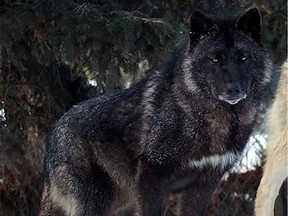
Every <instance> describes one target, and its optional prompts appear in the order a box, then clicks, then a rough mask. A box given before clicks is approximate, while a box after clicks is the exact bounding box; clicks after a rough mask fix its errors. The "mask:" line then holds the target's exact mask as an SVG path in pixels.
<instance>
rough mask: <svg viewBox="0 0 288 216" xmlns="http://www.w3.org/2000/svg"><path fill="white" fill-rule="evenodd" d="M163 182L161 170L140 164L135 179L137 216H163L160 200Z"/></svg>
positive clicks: (163, 176) (146, 164)
mask: <svg viewBox="0 0 288 216" xmlns="http://www.w3.org/2000/svg"><path fill="white" fill-rule="evenodd" d="M165 182H166V180H165V175H164V172H163V169H160V168H159V167H157V166H153V165H151V164H148V163H146V162H141V165H140V166H139V174H138V178H137V185H138V193H139V202H140V204H139V206H140V209H139V213H138V215H139V216H161V215H163V206H162V200H163V191H164V188H165ZM138 215H137V216H138Z"/></svg>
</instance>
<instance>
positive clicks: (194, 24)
mask: <svg viewBox="0 0 288 216" xmlns="http://www.w3.org/2000/svg"><path fill="white" fill-rule="evenodd" d="M216 30H217V27H216V24H214V23H213V22H212V21H211V20H210V19H209V18H208V17H207V16H206V15H205V14H204V13H203V12H202V11H200V10H196V11H194V12H193V13H192V14H191V16H190V40H191V41H190V42H191V44H192V43H194V42H196V41H197V40H199V39H200V37H201V36H203V35H209V34H211V33H212V32H214V31H216Z"/></svg>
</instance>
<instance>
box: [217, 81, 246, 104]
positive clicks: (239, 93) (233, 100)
mask: <svg viewBox="0 0 288 216" xmlns="http://www.w3.org/2000/svg"><path fill="white" fill-rule="evenodd" d="M246 97H247V94H246V92H245V91H244V90H243V89H242V88H241V85H240V84H239V83H228V84H227V86H226V88H225V89H224V91H223V93H222V94H221V95H219V99H220V100H222V101H226V102H227V103H229V104H231V105H234V104H237V103H238V102H239V101H240V100H242V99H245V98H246Z"/></svg>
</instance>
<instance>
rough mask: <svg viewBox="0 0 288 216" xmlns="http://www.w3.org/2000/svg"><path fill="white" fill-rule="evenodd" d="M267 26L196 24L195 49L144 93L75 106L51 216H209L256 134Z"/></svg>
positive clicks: (55, 172) (48, 178) (141, 86)
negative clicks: (168, 214) (214, 196)
mask: <svg viewBox="0 0 288 216" xmlns="http://www.w3.org/2000/svg"><path fill="white" fill-rule="evenodd" d="M260 26H261V18H260V14H259V12H258V10H257V9H250V10H248V11H247V12H245V13H244V14H243V15H241V16H240V17H238V18H233V17H225V18H222V17H218V16H208V15H205V14H203V13H202V12H200V11H196V12H194V13H192V15H191V18H190V41H189V43H188V44H187V46H186V47H184V48H183V49H182V50H181V51H179V52H177V54H176V55H175V58H174V59H173V60H171V61H170V62H168V63H167V64H165V65H162V66H161V67H160V69H159V70H155V71H153V72H152V73H150V74H149V75H148V76H147V77H146V78H145V79H143V80H141V81H140V82H139V83H138V84H136V85H135V86H133V87H131V88H129V89H126V90H123V91H120V92H118V93H115V94H112V95H103V96H101V97H98V98H95V99H91V100H88V101H86V102H84V103H82V104H79V105H76V106H74V107H73V108H72V109H71V110H70V111H68V112H67V113H66V114H64V115H63V117H62V118H61V119H60V120H59V121H58V122H57V123H56V125H55V128H54V129H53V131H52V133H51V134H50V136H49V141H48V144H47V153H46V157H45V166H44V173H45V183H44V191H43V195H42V204H41V205H42V206H41V213H40V215H42V216H47V215H71V216H76V215H80V216H82V215H87V216H92V215H93V216H95V215H96V216H100V215H101V216H102V215H105V216H106V215H138V216H140V215H141V216H160V215H165V210H166V206H165V203H166V200H167V197H168V196H169V195H170V194H180V195H179V196H180V198H181V203H180V204H179V208H178V214H179V215H184V216H187V215H204V213H205V209H206V207H207V203H208V200H209V197H210V195H211V193H212V192H213V190H214V188H215V186H216V184H217V183H218V182H219V180H220V179H221V177H222V175H223V174H224V173H225V172H226V171H227V170H228V169H229V168H230V167H231V166H232V165H233V163H234V162H235V161H236V160H237V158H238V156H239V155H240V154H241V151H242V150H243V148H244V146H245V143H246V141H247V139H248V137H249V136H250V134H251V131H252V128H253V125H254V123H255V119H256V117H257V114H258V107H259V104H260V103H261V95H262V94H263V92H265V91H266V90H267V89H268V87H269V83H270V81H271V78H272V74H273V73H272V71H273V69H272V61H271V59H270V57H269V54H268V53H267V51H266V50H265V49H264V48H263V46H262V45H261V43H260Z"/></svg>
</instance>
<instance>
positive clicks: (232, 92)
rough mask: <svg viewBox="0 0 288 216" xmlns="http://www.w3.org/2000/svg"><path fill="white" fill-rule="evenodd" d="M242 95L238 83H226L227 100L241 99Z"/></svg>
mask: <svg viewBox="0 0 288 216" xmlns="http://www.w3.org/2000/svg"><path fill="white" fill-rule="evenodd" d="M242 94H243V91H242V88H241V86H240V84H239V83H228V84H227V87H226V90H225V95H227V96H228V97H229V98H238V97H241V95H242Z"/></svg>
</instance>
